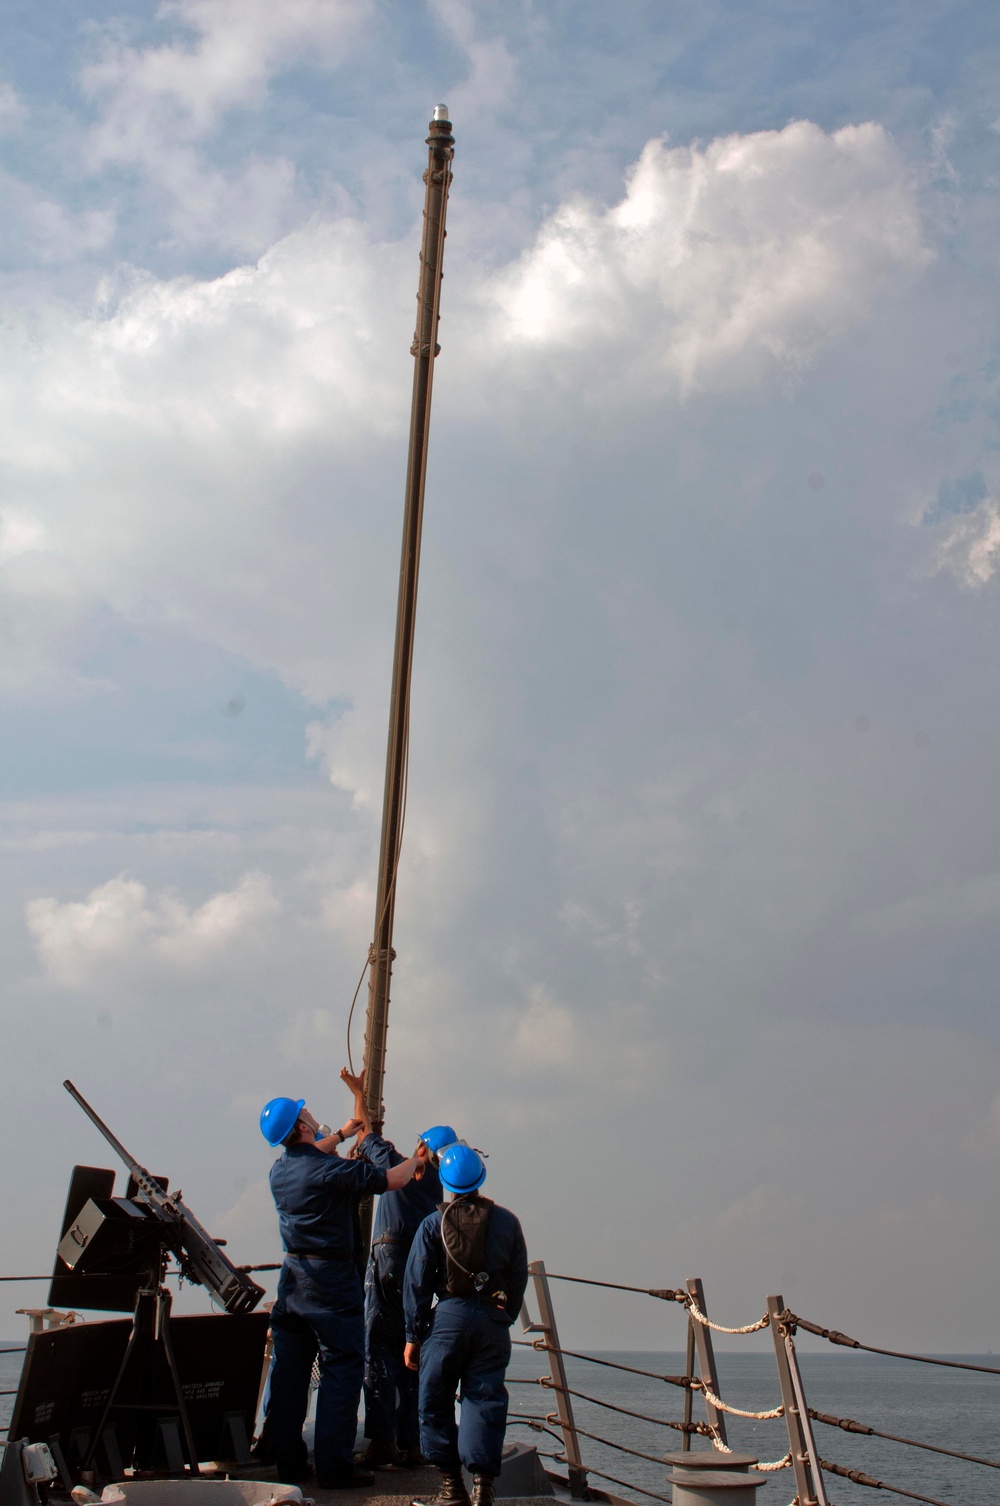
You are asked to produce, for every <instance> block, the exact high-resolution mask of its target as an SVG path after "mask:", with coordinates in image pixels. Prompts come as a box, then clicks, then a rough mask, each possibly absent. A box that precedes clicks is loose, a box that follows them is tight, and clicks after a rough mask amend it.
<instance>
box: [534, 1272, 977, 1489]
mask: <svg viewBox="0 0 1000 1506" xmlns="http://www.w3.org/2000/svg"><path fill="white" fill-rule="evenodd" d="M528 1269H529V1272H530V1276H531V1280H532V1284H533V1288H534V1295H535V1302H536V1305H537V1308H538V1313H539V1321H538V1322H537V1323H536V1322H532V1320H531V1318H530V1315H528V1313H527V1310H526V1309H525V1311H524V1312H522V1325H523V1327H524V1328H525V1330H526V1331H527V1332H529V1333H538V1334H540V1335H541V1337H540V1338H538V1339H534V1340H530V1339H529V1340H515V1341H514V1342H515V1343H518V1344H521V1345H522V1346H529V1345H530V1347H532V1348H534V1349H536V1350H539V1351H540V1352H542V1353H545V1354H547V1355H548V1358H549V1374H548V1375H543V1376H539V1377H538V1378H537V1379H535V1380H523V1379H520V1378H511V1379H512V1382H513V1384H515V1385H525V1384H527V1385H539V1386H540V1387H542V1388H543V1389H545V1390H552V1391H553V1392H554V1393H555V1397H556V1410H555V1411H554V1412H549V1413H541V1414H538V1413H517V1414H512V1415H511V1417H510V1419H509V1425H515V1426H516V1425H518V1424H524V1425H527V1426H528V1427H529V1428H532V1429H534V1430H535V1431H537V1432H540V1433H545V1434H548V1436H550V1437H552V1438H554V1439H555V1440H556V1441H557V1442H558V1441H561V1443H562V1448H561V1450H560V1451H559V1452H558V1453H555V1454H552V1453H548V1454H544V1457H547V1458H550V1459H552V1460H553V1461H554V1462H558V1463H562V1464H565V1465H566V1469H567V1477H568V1478H567V1483H568V1485H569V1488H570V1491H571V1494H572V1495H573V1496H574V1497H575V1498H577V1499H586V1498H587V1496H588V1495H589V1494H591V1493H592V1492H591V1490H590V1488H589V1484H588V1480H589V1477H590V1476H596V1478H597V1479H599V1480H602V1481H608V1482H610V1483H611V1484H613V1485H618V1486H621V1487H624V1488H625V1489H627V1490H629V1491H631V1492H635V1493H637V1494H639V1495H642V1496H646V1497H649V1498H651V1499H653V1500H660V1501H667V1500H668V1499H669V1498H668V1497H667V1496H666V1495H663V1494H661V1493H660V1492H658V1491H655V1490H651V1489H649V1488H648V1486H647V1485H645V1484H640V1483H639V1482H637V1481H636V1480H627V1479H622V1478H621V1477H619V1476H617V1475H612V1474H609V1473H608V1472H607V1471H606V1470H605V1469H600V1468H597V1467H595V1465H594V1464H593V1463H585V1461H584V1456H583V1450H582V1448H581V1443H580V1440H581V1439H588V1440H591V1441H593V1442H596V1443H598V1444H601V1445H602V1446H604V1447H606V1448H612V1449H615V1450H618V1451H620V1452H621V1453H622V1454H624V1455H630V1456H632V1457H633V1458H636V1459H640V1460H644V1461H648V1462H650V1463H659V1464H662V1463H663V1460H662V1458H661V1456H659V1455H656V1454H651V1453H647V1452H644V1451H643V1450H641V1449H638V1448H631V1447H629V1446H627V1445H625V1444H623V1443H621V1442H618V1441H616V1440H614V1439H612V1438H607V1437H604V1436H603V1435H601V1434H599V1433H595V1432H591V1431H589V1430H587V1429H584V1428H581V1427H580V1426H579V1424H578V1423H577V1421H576V1419H575V1416H574V1412H573V1400H574V1399H576V1400H579V1401H583V1402H585V1403H589V1404H591V1405H594V1406H597V1407H600V1408H602V1409H605V1410H606V1411H609V1412H612V1413H618V1414H622V1415H624V1416H625V1417H630V1418H635V1419H638V1420H640V1421H642V1422H645V1423H652V1424H655V1425H657V1426H659V1427H662V1428H667V1429H671V1430H674V1431H677V1432H680V1433H681V1434H682V1439H683V1441H682V1444H681V1449H682V1451H685V1450H688V1449H690V1446H691V1438H692V1436H696V1435H701V1436H704V1437H708V1438H709V1439H710V1440H711V1443H712V1446H713V1448H715V1449H717V1450H718V1451H719V1452H720V1453H729V1452H731V1449H730V1448H729V1442H728V1436H727V1431H726V1416H727V1415H728V1416H733V1417H739V1418H746V1419H752V1420H753V1421H770V1420H778V1419H781V1420H783V1422H784V1424H785V1429H786V1432H787V1437H788V1449H787V1452H786V1453H785V1454H784V1456H783V1457H782V1458H779V1459H775V1460H773V1461H770V1462H766V1463H758V1464H756V1465H755V1466H754V1468H755V1469H757V1470H763V1471H766V1472H769V1473H770V1472H778V1471H781V1470H785V1469H790V1470H791V1471H792V1473H793V1476H794V1480H795V1497H794V1501H793V1503H792V1506H830V1502H829V1498H828V1496H827V1493H826V1481H825V1479H824V1476H825V1475H832V1476H835V1477H838V1478H840V1479H844V1480H850V1481H852V1482H853V1483H854V1484H856V1485H861V1486H865V1487H868V1488H870V1489H873V1490H884V1491H889V1492H890V1493H891V1494H893V1495H896V1496H900V1497H902V1498H904V1499H906V1500H911V1501H920V1502H924V1503H925V1506H958V1503H956V1502H954V1501H950V1502H949V1501H943V1500H941V1499H940V1498H939V1497H937V1496H931V1495H927V1494H924V1493H923V1492H921V1491H919V1490H915V1489H910V1488H907V1487H906V1486H903V1485H900V1484H893V1483H890V1481H888V1480H884V1479H880V1478H878V1477H876V1476H875V1475H872V1474H870V1473H868V1472H867V1471H866V1470H862V1469H857V1468H849V1467H847V1466H845V1465H843V1464H838V1463H836V1462H834V1461H832V1460H829V1459H826V1458H824V1457H822V1455H821V1453H820V1451H819V1448H818V1446H817V1443H816V1438H815V1433H814V1429H813V1424H814V1423H818V1424H820V1425H822V1426H824V1427H830V1428H839V1429H840V1430H841V1431H842V1432H846V1433H851V1434H854V1435H858V1436H864V1437H872V1438H879V1439H883V1440H886V1441H888V1442H890V1443H895V1444H899V1445H901V1446H903V1447H906V1448H913V1449H919V1450H921V1451H923V1452H925V1453H930V1454H935V1455H938V1456H941V1457H943V1458H947V1459H956V1460H961V1461H962V1462H963V1463H967V1464H971V1465H977V1466H980V1467H982V1468H984V1469H991V1470H998V1469H1000V1459H990V1458H987V1457H984V1456H983V1455H980V1454H973V1453H970V1452H967V1451H963V1450H960V1449H957V1448H947V1447H944V1446H943V1445H940V1444H936V1443H929V1442H927V1441H925V1440H921V1439H917V1438H910V1437H907V1436H905V1435H903V1434H899V1433H890V1432H887V1431H885V1430H884V1429H880V1428H877V1427H874V1426H872V1425H870V1424H867V1423H864V1422H858V1421H855V1420H854V1419H853V1418H849V1417H838V1416H833V1415H831V1414H829V1413H826V1412H822V1411H819V1410H817V1409H816V1408H814V1407H811V1406H810V1405H809V1403H808V1400H807V1398H806V1392H805V1385H804V1383H803V1379H802V1371H801V1366H800V1364H799V1358H798V1354H797V1352H796V1346H795V1335H796V1332H797V1331H798V1330H799V1329H802V1330H804V1331H805V1332H807V1333H810V1334H814V1335H816V1336H818V1337H820V1338H824V1339H827V1340H828V1341H829V1342H830V1343H831V1344H835V1345H839V1346H841V1347H846V1348H851V1349H858V1350H864V1351H866V1352H868V1353H871V1354H876V1355H885V1356H888V1357H891V1358H893V1359H901V1360H908V1361H911V1362H913V1363H915V1364H926V1365H935V1366H943V1367H946V1368H948V1369H951V1370H963V1371H971V1372H976V1373H980V1374H988V1375H998V1376H1000V1367H997V1366H993V1365H983V1364H976V1363H974V1362H972V1361H966V1360H949V1359H944V1358H942V1357H938V1356H931V1355H920V1354H911V1353H907V1352H904V1351H901V1350H895V1349H887V1348H884V1347H879V1346H876V1345H873V1344H865V1343H863V1342H861V1341H860V1340H858V1339H854V1338H850V1337H849V1336H848V1335H846V1334H844V1333H841V1332H839V1331H838V1330H836V1329H829V1328H824V1327H821V1326H820V1325H819V1324H816V1323H812V1322H810V1321H809V1320H807V1319H805V1318H801V1317H799V1316H798V1315H797V1314H795V1313H793V1312H791V1311H790V1310H789V1309H788V1308H787V1307H786V1305H785V1301H784V1298H783V1297H781V1296H780V1295H775V1296H772V1297H769V1298H768V1300H767V1311H766V1312H765V1313H764V1315H763V1316H762V1317H761V1318H759V1319H757V1320H756V1321H754V1322H752V1323H747V1324H743V1325H741V1326H739V1327H730V1326H727V1325H724V1324H721V1323H716V1322H714V1321H713V1320H712V1319H711V1318H709V1316H708V1311H707V1307H706V1303H705V1295H704V1289H703V1287H702V1283H701V1282H700V1281H699V1280H691V1281H688V1282H687V1283H686V1286H685V1287H683V1288H682V1287H677V1288H669V1287H638V1286H625V1285H623V1284H621V1283H619V1282H612V1281H599V1280H596V1279H591V1278H588V1277H581V1276H567V1275H562V1274H557V1273H555V1272H550V1271H546V1269H545V1265H544V1263H543V1262H542V1261H534V1262H532V1264H531V1265H530V1266H529V1268H528ZM553 1281H572V1282H574V1283H578V1284H581V1285H586V1286H592V1287H604V1288H608V1289H612V1290H615V1291H623V1292H634V1293H636V1294H639V1295H643V1296H648V1297H652V1298H655V1299H658V1300H661V1301H668V1302H676V1303H678V1304H679V1305H681V1306H682V1307H684V1308H685V1309H686V1312H687V1320H688V1332H687V1352H686V1363H685V1372H684V1374H683V1375H669V1374H663V1373H660V1372H658V1371H654V1370H646V1369H642V1368H640V1367H638V1366H634V1365H626V1364H623V1363H621V1362H619V1361H616V1360H611V1359H606V1358H602V1357H600V1356H597V1355H593V1354H586V1353H584V1352H582V1351H580V1350H573V1349H564V1348H563V1347H562V1345H561V1344H560V1341H559V1334H558V1330H557V1327H556V1321H555V1313H554V1308H553V1302H552V1293H551V1287H550V1282H553ZM765 1328H767V1329H770V1332H771V1339H772V1342H773V1345H774V1354H775V1361H776V1366H777V1373H778V1385H779V1390H780V1395H781V1399H780V1402H779V1403H778V1404H777V1405H775V1406H771V1407H768V1408H766V1409H761V1410H758V1411H750V1410H748V1409H745V1408H741V1407H736V1406H733V1405H731V1404H730V1403H729V1402H727V1401H725V1400H724V1399H723V1396H722V1394H721V1387H720V1383H719V1376H718V1370H717V1366H716V1361H715V1354H714V1349H713V1342H712V1333H713V1332H716V1333H724V1334H727V1335H732V1336H736V1335H743V1334H750V1333H756V1332H760V1331H761V1330H762V1329H765ZM566 1359H572V1360H577V1361H584V1362H586V1363H588V1364H590V1365H595V1366H601V1367H603V1368H605V1369H609V1370H614V1371H620V1372H624V1373H626V1374H629V1375H635V1376H642V1377H648V1378H649V1379H652V1380H658V1381H661V1382H663V1383H665V1384H667V1385H670V1386H674V1387H677V1388H679V1389H681V1390H682V1391H683V1394H684V1405H683V1415H682V1417H681V1418H680V1419H673V1418H665V1417H656V1416H653V1415H651V1414H649V1413H645V1412H639V1411H636V1410H635V1409H634V1408H631V1407H626V1406H622V1405H620V1404H618V1403H617V1402H612V1401H609V1400H607V1399H605V1398H601V1397H598V1396H594V1395H593V1394H591V1393H590V1392H589V1391H582V1390H579V1389H577V1388H575V1387H571V1386H570V1385H569V1384H568V1381H567V1377H566V1368H565V1364H564V1361H565V1360H566ZM696 1360H697V1368H696V1364H695V1361H696ZM699 1395H700V1397H701V1400H702V1402H703V1404H704V1408H705V1414H706V1420H705V1421H704V1422H701V1421H694V1420H693V1417H692V1411H693V1404H694V1400H695V1397H696V1396H699ZM557 1430H558V1431H557ZM539 1452H543V1451H542V1450H539ZM602 1462H603V1461H602ZM720 1463H721V1461H720ZM599 1493H600V1494H603V1492H599Z"/></svg>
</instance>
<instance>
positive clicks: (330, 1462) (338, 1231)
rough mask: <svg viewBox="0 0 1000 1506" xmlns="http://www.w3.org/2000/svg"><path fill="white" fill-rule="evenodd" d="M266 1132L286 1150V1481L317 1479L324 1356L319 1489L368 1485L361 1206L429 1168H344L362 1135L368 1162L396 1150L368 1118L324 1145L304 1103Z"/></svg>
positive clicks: (280, 1316)
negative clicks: (315, 1375) (308, 1442)
mask: <svg viewBox="0 0 1000 1506" xmlns="http://www.w3.org/2000/svg"><path fill="white" fill-rule="evenodd" d="M355 1114H356V1115H357V1108H355ZM261 1129H262V1131H263V1133H264V1136H265V1138H266V1139H267V1140H268V1143H269V1144H271V1145H275V1146H277V1145H284V1147H285V1151H284V1154H283V1155H282V1156H280V1157H279V1158H278V1160H277V1161H275V1163H274V1165H273V1166H272V1167H271V1174H270V1182H271V1192H272V1195H273V1197H274V1202H275V1206H276V1207H277V1210H278V1225H279V1229H280V1232H281V1242H282V1244H283V1246H284V1248H285V1251H286V1254H285V1259H284V1263H283V1264H282V1267H281V1275H280V1277H279V1279H278V1296H277V1300H276V1302H275V1304H274V1307H273V1308H272V1310H271V1331H272V1335H273V1342H274V1361H273V1364H272V1368H271V1397H270V1407H269V1411H268V1416H269V1419H270V1424H271V1433H272V1444H273V1449H274V1460H275V1464H276V1465H277V1469H278V1478H279V1479H280V1480H283V1481H286V1482H288V1483H294V1482H296V1481H298V1480H301V1479H303V1478H304V1477H307V1474H308V1465H307V1454H306V1447H305V1443H304V1441H303V1438H302V1428H303V1425H304V1423H305V1418H306V1412H307V1409H308V1403H309V1377H310V1374H311V1372H312V1367H313V1361H314V1360H315V1359H316V1358H317V1356H318V1358H319V1375H320V1379H319V1394H318V1396H317V1401H316V1436H315V1445H314V1459H315V1472H316V1480H317V1483H318V1484H319V1485H320V1486H321V1487H323V1488H324V1489H337V1488H339V1487H344V1486H351V1485H355V1484H361V1483H367V1482H370V1481H371V1480H372V1479H373V1478H374V1477H373V1476H372V1475H370V1474H368V1475H364V1474H363V1472H359V1471H358V1470H357V1469H356V1468H355V1465H354V1439H355V1435H356V1432H357V1421H358V1403H359V1401H360V1398H361V1383H362V1378H363V1374H364V1316H363V1295H362V1287H361V1276H360V1273H359V1255H360V1252H359V1250H358V1248H357V1204H358V1202H359V1200H360V1199H361V1198H362V1197H364V1196H366V1195H367V1194H368V1193H380V1192H385V1191H386V1190H387V1188H399V1187H402V1186H405V1184H406V1183H407V1182H408V1181H409V1180H410V1178H411V1177H412V1175H413V1173H414V1171H415V1170H416V1168H417V1166H418V1165H419V1164H420V1163H419V1161H418V1159H417V1158H416V1157H411V1158H410V1159H409V1160H406V1161H402V1162H401V1163H400V1164H399V1165H397V1166H395V1167H393V1168H392V1169H391V1170H390V1171H389V1172H388V1173H387V1172H385V1171H382V1170H380V1169H379V1168H378V1167H377V1166H374V1165H372V1164H371V1162H370V1161H368V1160H366V1159H359V1160H342V1159H341V1158H340V1157H339V1156H338V1155H337V1154H336V1147H337V1145H338V1144H339V1143H340V1142H341V1141H342V1140H343V1139H345V1138H346V1135H347V1134H349V1133H352V1132H354V1130H357V1132H358V1133H359V1134H360V1135H361V1136H362V1137H363V1138H362V1139H361V1154H362V1156H367V1155H368V1154H370V1153H371V1154H376V1153H377V1154H379V1155H380V1157H385V1156H387V1154H388V1153H389V1152H390V1151H391V1150H392V1147H391V1146H390V1145H389V1142H388V1141H383V1140H382V1138H381V1136H379V1135H374V1134H373V1133H372V1129H371V1124H370V1122H369V1121H368V1120H367V1118H362V1117H357V1118H355V1119H354V1120H352V1121H349V1122H348V1124H347V1125H345V1126H344V1129H343V1130H339V1131H336V1132H335V1133H334V1134H332V1135H330V1136H329V1137H327V1138H323V1139H317V1131H318V1129H319V1126H318V1124H317V1122H316V1120H315V1119H314V1118H313V1116H312V1115H311V1114H310V1113H309V1111H308V1110H307V1109H306V1108H305V1104H304V1101H303V1100H302V1099H285V1098H278V1099H272V1100H271V1102H270V1103H268V1104H267V1105H266V1107H265V1109H264V1111H263V1113H262V1114H261Z"/></svg>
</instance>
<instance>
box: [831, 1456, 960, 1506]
mask: <svg viewBox="0 0 1000 1506" xmlns="http://www.w3.org/2000/svg"><path fill="white" fill-rule="evenodd" d="M817 1463H818V1464H819V1467H820V1469H821V1470H823V1471H825V1473H827V1474H830V1475H839V1476H840V1478H841V1479H842V1480H853V1481H854V1483H855V1485H870V1486H871V1488H872V1490H891V1491H892V1493H893V1495H895V1496H907V1497H908V1498H909V1499H910V1500H911V1501H926V1502H927V1503H928V1506H953V1503H952V1502H951V1501H941V1500H939V1499H938V1497H937V1496H922V1495H919V1494H918V1492H917V1491H915V1490H903V1488H902V1486H900V1485H890V1484H888V1482H887V1481H885V1480H876V1479H875V1476H874V1475H866V1474H865V1472H864V1470H861V1469H845V1468H844V1466H843V1465H842V1464H831V1463H830V1461H829V1459H819V1460H817Z"/></svg>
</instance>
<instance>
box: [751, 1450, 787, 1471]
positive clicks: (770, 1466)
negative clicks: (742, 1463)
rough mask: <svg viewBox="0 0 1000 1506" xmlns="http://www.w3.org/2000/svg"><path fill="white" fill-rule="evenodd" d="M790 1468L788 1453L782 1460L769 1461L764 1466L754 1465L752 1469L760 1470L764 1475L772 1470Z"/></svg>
mask: <svg viewBox="0 0 1000 1506" xmlns="http://www.w3.org/2000/svg"><path fill="white" fill-rule="evenodd" d="M791 1467H792V1456H791V1454H790V1453H789V1454H786V1455H785V1457H784V1458H783V1459H771V1460H770V1461H769V1462H768V1463H766V1464H755V1465H754V1466H753V1468H754V1469H759V1470H762V1471H763V1472H764V1473H765V1474H767V1473H768V1472H769V1471H771V1470H774V1469H791Z"/></svg>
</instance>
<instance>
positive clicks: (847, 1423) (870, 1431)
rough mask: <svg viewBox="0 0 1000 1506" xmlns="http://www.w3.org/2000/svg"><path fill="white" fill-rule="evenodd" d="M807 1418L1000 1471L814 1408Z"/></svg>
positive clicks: (992, 1463)
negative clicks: (830, 1415)
mask: <svg viewBox="0 0 1000 1506" xmlns="http://www.w3.org/2000/svg"><path fill="white" fill-rule="evenodd" d="M809 1416H810V1417H811V1418H812V1420H813V1422H823V1423H825V1424H826V1426H827V1427H828V1428H840V1429H841V1430H842V1431H843V1432H845V1433H863V1434H865V1436H866V1437H869V1438H887V1439H888V1440H889V1442H890V1443H905V1444H907V1445H908V1446H909V1447H910V1448H922V1449H926V1450H927V1452H928V1453H930V1454H947V1456H948V1458H949V1459H964V1460H965V1462H966V1463H967V1464H985V1465H986V1467H987V1469H1000V1460H997V1459H981V1458H980V1457H979V1455H978V1454H963V1453H961V1452H960V1451H959V1450H958V1449H955V1448H942V1447H941V1445H940V1444H938V1443H921V1442H920V1440H919V1439H918V1438H903V1437H901V1436H900V1434H899V1433H882V1432H880V1431H879V1429H878V1428H870V1427H868V1426H867V1425H866V1424H865V1423H863V1422H855V1421H854V1419H853V1418H851V1417H829V1416H828V1415H827V1413H826V1412H817V1411H816V1410H815V1408H813V1407H810V1408H809Z"/></svg>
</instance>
